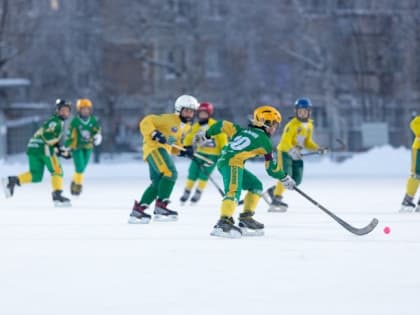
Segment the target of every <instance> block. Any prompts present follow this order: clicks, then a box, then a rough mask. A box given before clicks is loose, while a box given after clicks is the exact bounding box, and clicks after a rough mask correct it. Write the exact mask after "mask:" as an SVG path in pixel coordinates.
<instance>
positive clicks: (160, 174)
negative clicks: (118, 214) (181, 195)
mask: <svg viewBox="0 0 420 315" xmlns="http://www.w3.org/2000/svg"><path fill="white" fill-rule="evenodd" d="M197 107H198V102H197V100H196V98H195V97H193V96H190V95H181V96H180V97H178V98H177V99H176V101H175V113H173V114H162V115H148V116H146V117H144V118H143V120H142V121H141V122H140V132H141V134H142V135H143V159H144V160H145V161H146V162H147V164H148V165H149V175H150V180H151V181H152V182H151V184H150V185H149V186H148V187H147V188H146V190H145V191H144V192H143V195H142V196H141V198H140V200H139V201H138V202H137V201H135V202H134V206H133V210H132V211H131V214H130V218H129V220H128V223H131V224H137V223H141V224H147V223H149V222H150V219H151V215H150V214H148V213H146V212H145V210H146V209H147V208H148V207H149V205H150V204H151V203H152V202H153V201H154V200H155V199H156V203H155V207H154V211H153V214H154V215H155V220H157V221H175V220H177V218H178V212H176V211H174V210H171V209H168V203H169V198H170V196H171V194H172V190H173V188H174V186H175V182H176V179H177V170H176V168H175V163H174V161H173V159H172V158H171V156H170V154H174V155H181V156H188V157H192V156H193V154H194V151H193V149H192V147H189V148H186V149H185V150H184V151H179V150H178V149H177V148H175V147H174V145H177V146H181V145H182V143H181V140H182V137H183V135H184V134H185V133H186V132H188V131H189V129H190V128H191V125H190V124H189V123H190V122H191V121H192V120H193V119H194V115H195V111H196V110H197Z"/></svg>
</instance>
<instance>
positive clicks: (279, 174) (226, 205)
mask: <svg viewBox="0 0 420 315" xmlns="http://www.w3.org/2000/svg"><path fill="white" fill-rule="evenodd" d="M280 122H281V115H280V113H279V112H278V111H277V110H276V109H275V108H274V107H272V106H261V107H258V108H257V109H256V110H255V111H254V114H253V118H252V121H251V123H250V125H249V127H248V128H241V127H239V126H238V125H235V124H233V123H231V122H228V121H219V122H218V123H216V124H214V125H213V126H211V127H210V128H209V129H208V130H207V132H206V133H205V134H204V136H202V137H201V140H200V141H201V142H203V141H205V139H209V138H211V137H212V136H215V135H217V134H219V133H221V132H225V133H226V134H227V135H228V137H229V138H230V141H229V143H228V145H227V146H225V147H224V149H223V151H222V155H221V156H220V158H219V161H218V163H217V167H218V170H219V172H220V174H221V175H222V177H223V183H224V189H225V197H224V198H223V201H222V205H221V209H220V219H219V221H218V222H217V224H216V225H215V226H214V229H213V231H212V232H211V235H213V236H220V237H228V238H238V237H241V236H242V234H244V235H263V234H264V224H262V223H260V222H258V221H256V220H255V219H254V218H253V216H254V213H255V209H256V208H257V204H258V201H259V199H260V195H261V192H262V189H263V186H262V183H261V181H260V180H259V179H258V178H257V177H256V176H255V175H254V174H252V173H251V172H250V171H248V170H247V169H245V168H244V164H245V162H246V160H248V159H250V158H253V157H256V156H258V155H264V157H265V168H266V171H267V173H268V174H269V175H270V176H271V177H274V178H277V179H279V180H281V181H282V183H283V184H284V186H285V187H287V188H289V189H293V188H294V186H295V182H294V181H293V179H292V178H291V177H290V176H288V175H287V174H285V173H284V172H283V170H282V169H281V168H279V167H278V165H277V164H276V163H275V162H274V161H273V155H272V151H273V145H272V143H271V139H270V137H271V136H272V135H273V134H274V133H275V131H276V130H277V128H278V126H279V124H280ZM242 189H244V190H247V194H246V195H245V198H244V208H243V211H242V213H241V214H240V215H239V227H237V226H235V225H234V220H233V218H232V215H233V213H234V211H235V208H236V206H237V203H238V200H239V197H240V195H241V191H242Z"/></svg>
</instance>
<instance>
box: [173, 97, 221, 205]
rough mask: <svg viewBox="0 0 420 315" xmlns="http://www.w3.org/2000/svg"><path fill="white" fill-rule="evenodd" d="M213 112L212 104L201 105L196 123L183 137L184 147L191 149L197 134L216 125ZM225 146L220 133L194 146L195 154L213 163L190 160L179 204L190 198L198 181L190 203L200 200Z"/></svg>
mask: <svg viewBox="0 0 420 315" xmlns="http://www.w3.org/2000/svg"><path fill="white" fill-rule="evenodd" d="M213 112H214V108H213V104H211V103H201V104H200V106H199V107H198V110H197V116H198V122H197V123H195V124H194V125H193V126H192V128H191V131H190V132H189V133H188V134H187V135H186V136H185V139H184V146H185V147H192V146H193V145H194V144H195V143H194V142H195V141H194V139H195V137H196V135H197V133H200V132H201V133H202V132H206V130H207V129H208V128H209V127H211V126H212V125H214V124H215V123H217V120H214V119H213V118H212V116H213ZM226 144H227V136H226V134H225V133H220V134H218V135H216V136H214V137H213V138H211V139H209V140H207V141H205V142H204V143H202V144H201V145H197V146H196V151H197V153H199V154H201V155H202V156H205V157H206V158H207V159H209V160H211V161H213V164H212V165H208V164H206V163H203V162H202V161H201V160H197V159H194V158H193V159H192V160H191V163H190V167H189V169H188V178H187V182H186V184H185V190H184V193H183V195H182V196H181V198H180V201H181V203H185V202H186V201H187V200H188V198H189V197H190V194H191V190H192V189H193V188H194V185H195V183H196V181H197V179H198V184H197V188H196V190H195V193H194V195H193V196H192V197H191V199H190V201H191V202H192V203H197V202H198V201H199V200H200V198H201V193H202V192H203V190H204V188H205V187H206V185H207V181H208V179H209V176H210V174H211V173H212V172H213V170H214V168H215V167H216V161H217V159H218V158H219V156H220V152H221V151H222V149H223V147H224V146H225V145H226Z"/></svg>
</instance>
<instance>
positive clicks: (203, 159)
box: [171, 144, 214, 165]
mask: <svg viewBox="0 0 420 315" xmlns="http://www.w3.org/2000/svg"><path fill="white" fill-rule="evenodd" d="M171 146H172V147H174V148H175V149H178V150H180V151H186V150H185V149H184V148H183V147H181V146H179V145H176V144H172V145H171ZM194 157H195V158H197V159H200V160H202V161H204V162H206V163H207V164H209V165H213V164H214V163H213V161H212V160H210V159H208V158H206V157H205V156H203V155H201V154H200V153H195V152H194Z"/></svg>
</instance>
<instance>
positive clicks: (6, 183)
mask: <svg viewBox="0 0 420 315" xmlns="http://www.w3.org/2000/svg"><path fill="white" fill-rule="evenodd" d="M2 185H3V190H4V195H5V196H6V198H10V197H12V196H13V193H14V191H15V187H16V186H20V183H19V178H17V177H16V176H9V177H7V178H3V179H2Z"/></svg>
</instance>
